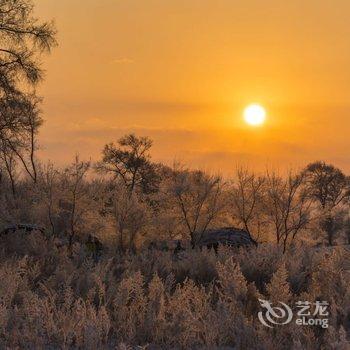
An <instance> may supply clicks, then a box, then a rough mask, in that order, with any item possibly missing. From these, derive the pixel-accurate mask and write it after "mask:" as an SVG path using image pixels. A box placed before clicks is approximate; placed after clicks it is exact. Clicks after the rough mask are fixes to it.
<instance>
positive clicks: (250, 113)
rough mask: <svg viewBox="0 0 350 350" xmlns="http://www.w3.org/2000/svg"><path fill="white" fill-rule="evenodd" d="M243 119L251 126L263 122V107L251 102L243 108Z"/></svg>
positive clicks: (264, 112)
mask: <svg viewBox="0 0 350 350" xmlns="http://www.w3.org/2000/svg"><path fill="white" fill-rule="evenodd" d="M243 115H244V120H245V122H246V123H247V124H249V125H252V126H259V125H262V124H264V122H265V118H266V111H265V108H264V107H262V106H260V105H258V104H251V105H249V106H247V107H246V108H245V109H244V113H243Z"/></svg>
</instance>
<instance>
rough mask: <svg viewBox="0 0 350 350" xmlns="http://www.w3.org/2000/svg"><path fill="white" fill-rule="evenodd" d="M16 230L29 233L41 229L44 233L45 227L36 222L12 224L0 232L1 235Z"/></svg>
mask: <svg viewBox="0 0 350 350" xmlns="http://www.w3.org/2000/svg"><path fill="white" fill-rule="evenodd" d="M16 231H22V232H25V233H27V234H29V233H32V232H34V231H39V232H41V233H43V234H44V233H45V228H44V227H42V226H39V225H34V224H24V223H21V224H12V225H8V226H6V227H4V228H3V230H2V231H1V232H0V236H3V235H7V234H11V233H15V232H16Z"/></svg>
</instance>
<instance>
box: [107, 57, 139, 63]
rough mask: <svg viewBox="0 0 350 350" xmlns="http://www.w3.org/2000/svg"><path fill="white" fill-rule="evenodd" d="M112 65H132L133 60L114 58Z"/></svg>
mask: <svg viewBox="0 0 350 350" xmlns="http://www.w3.org/2000/svg"><path fill="white" fill-rule="evenodd" d="M112 63H114V64H130V63H134V60H133V59H132V58H128V57H121V58H116V59H114V60H113V61H112Z"/></svg>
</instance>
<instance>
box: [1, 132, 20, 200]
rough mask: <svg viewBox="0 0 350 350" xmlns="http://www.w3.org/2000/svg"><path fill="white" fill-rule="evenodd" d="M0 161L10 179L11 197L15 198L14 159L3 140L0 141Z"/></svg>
mask: <svg viewBox="0 0 350 350" xmlns="http://www.w3.org/2000/svg"><path fill="white" fill-rule="evenodd" d="M0 142H1V143H0V159H1V160H2V162H3V164H4V168H5V170H6V173H7V175H8V178H9V179H10V184H11V191H12V195H13V197H15V196H16V178H17V174H16V157H15V154H14V152H13V151H12V149H11V148H10V147H9V145H8V142H6V140H4V139H0Z"/></svg>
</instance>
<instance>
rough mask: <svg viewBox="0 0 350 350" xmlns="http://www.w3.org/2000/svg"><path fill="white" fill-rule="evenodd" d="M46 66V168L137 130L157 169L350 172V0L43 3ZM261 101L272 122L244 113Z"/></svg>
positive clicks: (39, 3) (98, 149)
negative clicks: (314, 167) (254, 122)
mask: <svg viewBox="0 0 350 350" xmlns="http://www.w3.org/2000/svg"><path fill="white" fill-rule="evenodd" d="M36 3H37V7H36V14H37V16H38V17H40V18H43V19H48V20H49V19H51V18H54V19H55V23H56V26H57V30H58V38H57V39H58V42H59V47H58V48H55V49H54V50H53V52H52V55H50V56H49V57H45V60H44V61H45V62H44V68H45V69H46V78H45V81H44V82H43V83H42V84H41V85H40V88H39V91H40V93H41V94H42V95H43V97H44V99H45V100H44V105H43V112H44V113H43V117H44V119H45V124H44V126H43V128H42V130H41V131H40V138H39V140H40V144H41V145H42V147H43V150H42V151H41V152H40V154H41V157H42V159H51V160H52V161H54V162H56V163H59V164H63V163H66V162H70V161H71V160H72V158H73V157H74V155H75V153H77V152H78V153H79V154H80V155H81V156H82V157H83V158H90V157H92V158H93V159H96V160H97V159H98V158H99V155H100V152H101V149H102V148H103V145H104V144H106V143H108V142H111V141H116V140H117V139H118V138H119V137H120V136H122V135H123V134H125V133H129V132H134V133H136V134H138V135H142V136H146V135H147V136H149V137H151V138H152V139H153V140H154V147H153V152H152V155H153V159H154V160H156V161H163V162H167V163H171V162H172V161H173V160H174V159H178V160H181V161H183V162H185V163H187V164H189V165H191V166H193V167H201V168H206V169H210V170H212V171H221V172H223V173H227V172H230V171H231V170H233V168H234V167H235V166H236V165H237V164H240V163H242V164H244V165H247V166H250V167H252V168H254V169H257V170H261V169H263V168H265V167H266V166H267V165H269V166H274V167H279V168H283V167H286V166H287V167H298V166H303V165H305V164H306V163H308V162H310V161H313V160H317V159H322V160H325V161H328V162H331V163H333V164H335V165H337V166H339V167H342V168H343V169H344V170H345V171H350V156H349V155H348V154H347V148H349V146H350V140H349V137H348V135H347V130H348V129H349V126H350V121H349V118H348V115H349V112H350V104H349V102H348V101H349V97H350V96H349V95H350V90H349V89H348V86H349V83H350V75H349V74H348V73H347V71H348V70H347V64H348V61H349V59H350V43H349V41H348V37H349V34H350V27H349V25H348V19H347V14H348V13H349V10H350V3H348V2H346V1H341V0H338V1H333V2H330V1H323V2H319V1H314V0H312V1H309V2H308V3H307V4H305V3H303V2H301V1H294V2H293V3H281V2H280V1H277V0H273V1H272V0H271V1H264V2H261V1H235V2H232V1H228V0H227V1H215V2H214V1H194V0H188V1H177V2H164V1H160V0H159V1H147V2H145V1H133V0H131V1H128V2H124V1H115V0H114V1H113V0H102V1H96V0H88V1H85V2H84V6H82V4H81V2H79V1H68V0H62V1H60V2H57V1H54V0H45V1H43V0H38V1H37V2H36ZM253 102H258V103H260V104H262V105H263V106H264V107H265V108H266V110H267V121H266V123H265V124H264V125H263V126H261V127H259V128H253V127H250V126H248V125H246V124H244V122H243V119H242V111H243V109H244V107H245V106H246V105H248V104H249V103H253Z"/></svg>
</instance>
